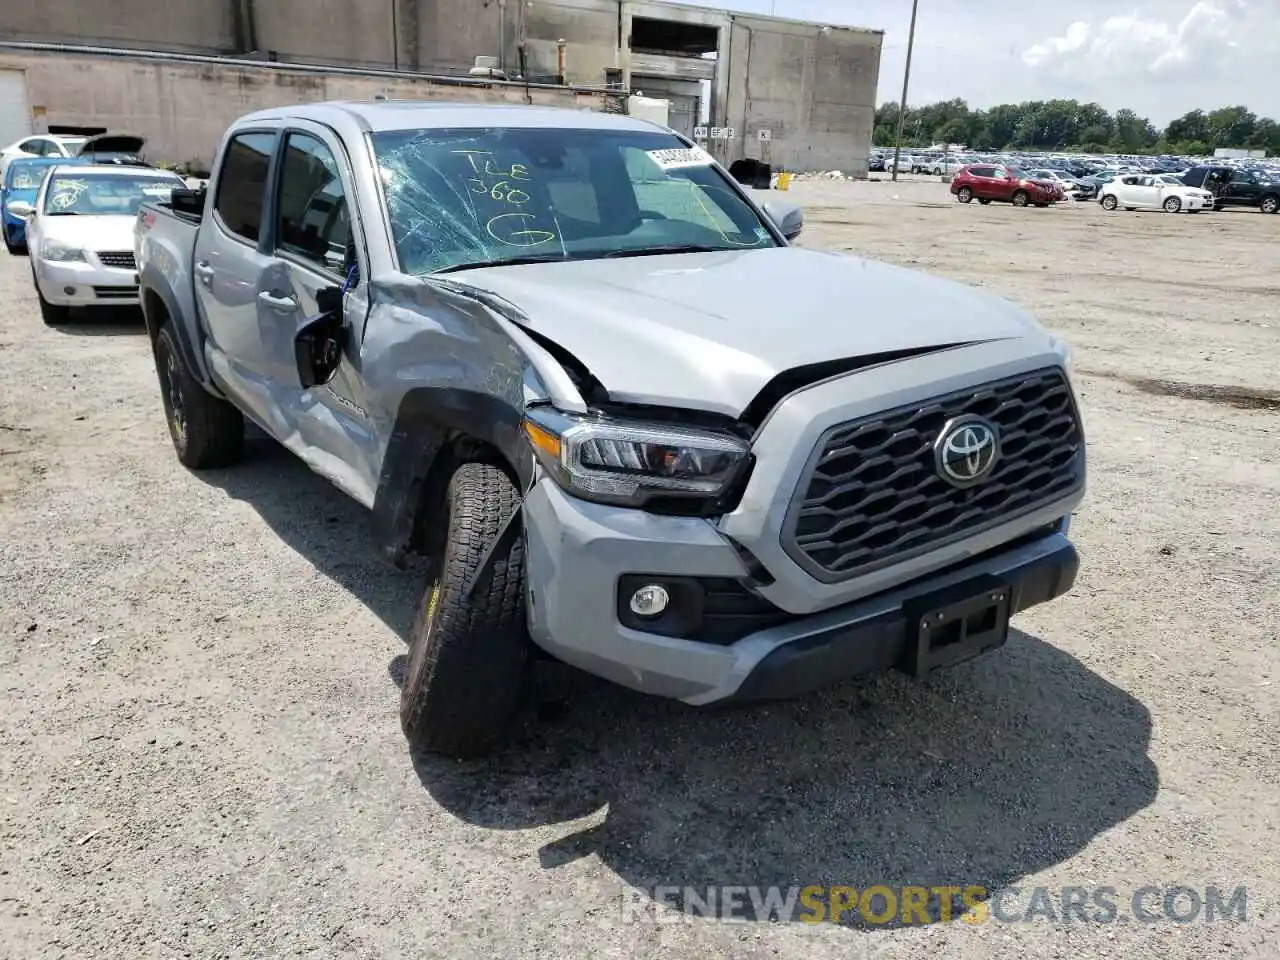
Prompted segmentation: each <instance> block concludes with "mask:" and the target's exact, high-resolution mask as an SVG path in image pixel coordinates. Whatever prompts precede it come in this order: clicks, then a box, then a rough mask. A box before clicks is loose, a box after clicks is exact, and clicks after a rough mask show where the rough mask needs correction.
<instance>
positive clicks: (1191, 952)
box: [0, 182, 1280, 960]
mask: <svg viewBox="0 0 1280 960" xmlns="http://www.w3.org/2000/svg"><path fill="white" fill-rule="evenodd" d="M789 196H790V197H792V198H794V199H795V200H797V201H799V202H802V203H804V204H805V206H806V210H807V213H808V231H807V234H806V243H808V244H810V245H815V246H818V245H821V246H826V247H830V248H834V249H838V250H844V251H849V252H853V253H857V254H861V255H867V256H872V257H878V258H882V259H887V260H891V261H894V262H897V263H903V264H908V265H913V266H916V267H918V268H921V269H925V270H929V271H932V272H935V273H940V274H943V275H946V276H950V277H953V278H955V279H958V280H962V281H965V282H968V283H972V284H977V285H980V286H983V287H986V288H989V289H990V290H991V291H992V292H993V293H999V294H1002V295H1005V296H1009V297H1011V298H1013V299H1014V300H1016V301H1018V302H1020V303H1022V304H1023V305H1025V306H1026V307H1028V308H1030V309H1031V310H1033V311H1034V312H1035V313H1037V314H1038V315H1039V316H1040V317H1041V318H1042V319H1043V320H1044V321H1045V322H1046V323H1047V324H1048V325H1049V326H1050V327H1052V328H1053V329H1054V330H1056V331H1058V332H1059V333H1060V334H1062V335H1064V336H1065V337H1067V338H1068V339H1069V340H1070V341H1071V342H1073V344H1074V345H1075V347H1076V351H1077V352H1076V364H1077V369H1078V373H1079V377H1078V386H1079V390H1080V395H1081V400H1082V403H1083V407H1084V411H1085V415H1086V420H1087V424H1086V425H1087V429H1088V433H1089V439H1090V452H1091V457H1092V460H1091V469H1092V477H1091V488H1090V494H1089V497H1088V499H1087V500H1086V503H1085V505H1084V507H1083V508H1082V510H1081V511H1080V513H1079V515H1078V517H1077V519H1076V522H1075V526H1074V528H1073V533H1074V534H1075V536H1076V538H1077V540H1078V544H1079V547H1080V550H1081V554H1082V558H1083V569H1082V573H1081V577H1080V580H1079V582H1078V584H1077V586H1076V589H1075V591H1074V592H1073V593H1072V594H1071V595H1069V596H1068V597H1066V598H1064V599H1062V600H1060V601H1058V602H1056V603H1054V604H1051V605H1048V606H1046V607H1041V608H1037V609H1036V610H1034V611H1031V612H1030V613H1029V614H1026V615H1023V616H1022V617H1020V618H1019V620H1018V623H1017V626H1018V627H1019V631H1018V632H1017V633H1016V635H1015V636H1014V637H1013V638H1012V639H1011V641H1010V643H1009V644H1008V645H1007V646H1006V647H1005V648H1004V649H1003V650H1002V651H1000V652H998V653H996V654H993V655H990V656H988V657H986V658H983V659H980V660H978V661H974V662H971V663H969V664H965V665H962V666H960V667H957V668H955V669H953V670H951V671H949V672H947V673H945V674H944V675H942V676H939V677H937V678H935V679H932V680H930V681H928V682H925V683H916V682H913V681H909V680H907V679H905V678H903V677H900V676H897V675H891V676H886V677H882V678H878V679H873V680H870V681H863V682H856V683H848V684H844V685H841V686H838V687H836V688H834V689H832V690H830V691H828V692H826V693H824V694H822V695H818V696H815V697H811V698H808V699H805V700H803V701H799V702H795V703H789V704H784V705H778V706H769V707H767V708H759V709H738V710H711V711H701V712H700V711H695V710H692V709H688V708H684V707H681V706H679V705H676V704H670V703H665V702H659V701H655V700H649V699H646V698H643V697H640V696H636V695H632V694H629V693H625V692H622V691H619V690H617V689H614V688H609V687H607V686H605V685H603V684H599V683H596V682H594V681H589V680H586V679H584V678H582V677H580V676H576V675H572V674H570V673H568V672H567V671H565V672H560V671H557V670H555V669H554V668H548V669H547V670H546V671H544V674H543V676H542V677H540V678H539V680H540V684H542V685H543V686H544V688H546V689H549V691H550V693H551V694H556V695H560V696H563V695H565V694H567V695H568V702H567V709H564V710H561V711H551V710H543V711H542V714H543V715H542V716H537V715H535V716H533V717H532V718H531V719H529V720H527V721H526V722H525V723H524V724H523V726H522V727H521V729H520V731H519V733H518V735H517V737H516V739H515V741H514V743H513V744H512V746H511V747H510V749H508V750H507V751H505V752H504V753H503V754H502V755H501V756H499V757H497V758H495V759H493V760H491V761H487V762H484V763H479V764H455V763H449V762H442V761H438V760H415V759H413V758H411V757H410V755H409V753H408V751H407V749H406V746H405V743H404V740H403V738H402V737H401V735H400V731H399V728H398V723H397V704H398V691H397V688H396V678H397V677H398V676H399V671H400V670H401V668H402V665H403V662H404V653H405V647H404V640H403V638H404V636H405V634H406V626H407V621H408V618H409V615H410V607H411V604H412V602H413V599H414V595H415V591H416V587H417V579H418V577H417V576H416V575H415V574H414V573H412V572H409V573H398V572H395V571H390V570H388V569H385V568H384V567H382V566H381V565H380V563H379V562H378V561H377V560H376V559H375V558H374V556H373V554H372V551H371V550H370V549H369V547H368V545H367V541H366V537H365V527H364V518H363V517H362V515H361V512H360V510H359V509H358V508H357V507H356V506H354V505H353V504H351V503H350V502H348V501H346V500H345V499H344V498H343V497H342V495H341V494H339V493H338V492H337V491H336V490H334V489H332V488H330V487H329V486H327V484H326V483H325V482H324V481H323V480H321V479H319V478H318V477H315V476H313V475H311V474H310V473H309V472H308V471H307V470H306V469H305V468H303V467H301V466H300V465H299V464H297V463H296V462H294V461H293V460H292V459H291V458H290V457H289V456H288V455H287V454H285V453H284V452H282V451H281V450H280V449H278V448H276V447H274V446H273V445H272V444H271V443H269V442H268V441H266V440H259V441H257V442H255V443H254V444H253V447H252V454H251V457H250V460H249V462H248V463H247V464H245V465H244V466H243V467H241V468H238V469H236V470H233V471H227V472H215V473H212V474H207V475H204V476H200V477H197V476H195V475H193V474H191V473H188V472H186V471H185V470H183V469H181V468H180V467H179V465H178V463H177V461H176V459H175V458H174V456H173V454H172V451H171V449H170V446H169V441H168V437H167V435H166V433H165V429H164V425H163V423H162V420H161V415H160V404H159V398H158V391H157V386H156V381H155V376H154V373H153V371H152V366H151V360H150V356H149V352H148V349H147V345H146V341H145V338H144V337H143V335H142V333H141V327H140V325H139V324H138V322H137V321H136V320H134V319H133V318H131V317H128V316H125V317H121V318H116V319H115V320H106V319H103V318H88V319H85V320H84V322H83V323H77V324H74V325H71V326H69V327H66V328H65V329H60V330H53V329H46V328H45V327H44V326H42V324H41V322H40V319H39V314H38V312H37V309H36V302H35V298H34V295H33V293H32V290H31V285H30V277H29V273H28V268H27V265H26V263H25V262H23V261H22V260H20V259H16V258H9V259H7V260H0V357H2V358H3V369H2V371H0V544H2V546H0V551H2V554H0V556H2V557H3V562H2V564H0V636H3V638H4V643H3V648H2V649H0V678H2V679H3V685H4V703H3V715H2V719H0V956H3V957H5V958H20V960H29V958H45V957H66V958H85V957H129V958H131V960H143V958H153V957H154V958H172V957H179V956H191V957H200V958H204V957H237V958H238V957H293V956H307V957H369V958H380V957H415V958H421V957H449V958H462V957H472V956H475V957H485V958H493V957H502V958H511V957H547V958H550V957H565V958H578V957H587V956H591V957H653V958H657V957H662V958H685V957H687V958H698V960H704V958H713V957H734V958H757V957H759V958H764V957H769V958H773V957H795V958H805V960H823V958H837V957H838V958H842V960H851V958H852V960H857V958H862V957H867V958H870V957H873V956H874V957H921V958H923V957H934V956H945V957H959V958H968V957H974V958H977V957H1009V958H1024V957H1030V958H1040V957H1072V958H1077V957H1090V956H1105V957H1117V958H1121V957H1122V958H1126V960H1140V958H1148V957H1151V958H1160V960H1175V958H1188V960H1190V958H1195V960H1202V958H1205V957H1210V956H1221V957H1268V956H1269V957H1275V956H1280V934H1278V932H1277V924H1278V921H1277V914H1276V907H1275V906H1274V904H1275V902H1276V895H1277V892H1278V887H1280V842H1278V836H1277V828H1278V822H1277V821H1278V819H1280V804H1278V803H1277V797H1278V796H1280V794H1278V792H1277V791H1278V788H1280V760H1278V759H1277V758H1278V756H1280V737H1278V736H1277V730H1278V729H1280V723H1278V722H1277V721H1278V720H1280V710H1278V709H1277V703H1278V702H1280V698H1278V697H1277V691H1278V690H1280V648H1278V647H1277V643H1276V639H1277V638H1276V634H1277V631H1278V629H1280V572H1278V569H1280V568H1278V567H1277V562H1276V561H1277V559H1278V554H1280V464H1278V462H1277V456H1278V452H1277V451H1278V447H1277V439H1280V396H1278V395H1277V394H1276V393H1275V392H1274V391H1275V387H1276V377H1275V364H1276V357H1277V351H1278V348H1280V308H1277V303H1278V302H1280V301H1278V300H1277V294H1278V293H1280V289H1278V288H1277V286H1276V279H1275V278H1276V273H1275V268H1276V262H1275V250H1276V238H1277V237H1278V236H1280V232H1278V231H1280V217H1265V216H1262V215H1260V214H1252V213H1223V214H1213V215H1203V216H1179V217H1173V216H1168V215H1157V214H1145V215H1144V214H1127V215H1126V214H1123V213H1120V214H1112V215H1107V214H1104V213H1103V212H1102V211H1100V210H1099V209H1097V208H1096V207H1094V206H1092V205H1090V206H1088V207H1081V208H1076V209H1071V208H1067V207H1063V208H1059V209H1050V210H1013V209H1011V208H1007V207H998V206H992V207H983V208H980V207H978V206H976V205H974V206H971V207H963V206H960V205H957V204H954V203H951V202H949V198H948V196H947V194H946V189H945V187H944V186H941V185H939V184H937V183H930V182H917V183H900V184H892V183H884V182H879V183H875V182H873V183H860V184H846V183H824V182H817V183H801V184H797V185H796V187H795V189H794V190H793V191H792V193H791V194H790V195H789ZM850 309H851V311H853V314H854V316H853V320H851V322H855V321H856V322H880V323H892V322H893V315H892V313H891V312H886V313H884V314H883V315H881V316H871V317H865V316H864V317H859V316H858V315H857V311H858V309H859V305H856V304H851V305H850ZM1269 390H1270V391H1273V392H1270V393H1268V392H1267V391H1269ZM547 699H548V702H550V697H549V696H548V698H547ZM811 883H814V884H848V885H851V886H854V887H857V888H863V887H866V886H867V885H869V884H876V883H882V884H888V885H891V886H892V885H903V884H913V885H914V884H920V885H925V886H931V885H941V884H957V885H966V884H978V885H983V886H986V887H989V888H996V887H1003V888H1006V889H1008V888H1012V887H1017V888H1020V890H1021V894H1015V893H1013V892H1009V893H1008V896H1009V898H1010V899H1009V900H1008V901H1007V902H1008V903H1009V904H1013V906H1011V907H1007V908H1006V910H1005V914H1006V915H1008V914H1009V913H1023V912H1025V911H1027V909H1028V905H1029V904H1028V898H1029V896H1030V888H1033V887H1036V886H1043V887H1047V888H1051V889H1052V890H1054V891H1057V890H1059V889H1060V888H1062V887H1064V886H1091V885H1108V886H1112V887H1115V888H1116V889H1117V890H1118V891H1120V892H1119V895H1118V900H1119V901H1120V905H1121V910H1120V913H1121V919H1118V920H1117V921H1116V922H1113V923H1096V922H1082V921H1080V920H1070V921H1064V920H1058V921H1054V920H1052V919H1048V918H1046V917H1045V916H1044V915H1043V914H1041V916H1040V917H1039V918H1038V919H1035V921H1034V922H1030V923H997V922H990V923H985V924H977V925H974V924H969V923H965V922H962V921H952V922H939V923H935V924H932V925H929V926H915V927H901V926H895V925H890V927H888V928H884V927H878V926H875V925H871V924H867V923H865V922H863V921H862V920H858V921H857V922H850V923H846V924H844V925H835V924H830V923H824V924H818V925H805V924H789V923H768V922H747V923H726V922H720V921H714V920H709V919H695V920H690V919H688V918H683V917H679V916H678V915H677V920H678V921H679V922H676V923H665V922H657V920H656V919H655V915H657V916H660V917H662V918H664V919H667V918H670V917H671V916H672V914H671V913H669V912H668V911H666V910H665V909H662V910H660V909H656V908H655V906H654V901H653V893H652V890H653V887H655V886H657V885H671V886H677V887H684V886H694V887H706V886H707V885H710V884H742V885H757V886H761V887H763V886H768V885H774V884H776V885H781V886H784V887H785V886H791V885H805V884H811ZM1171 884H1184V885H1186V886H1188V887H1192V888H1197V889H1199V890H1201V891H1203V890H1204V888H1205V887H1206V886H1208V885H1211V884H1212V885H1217V886H1219V887H1220V888H1224V889H1226V890H1228V891H1230V890H1232V889H1234V888H1235V887H1236V886H1237V885H1240V884H1244V885H1247V887H1248V919H1247V920H1246V921H1245V922H1243V923H1240V922H1234V921H1221V920H1219V921H1218V922H1215V923H1208V922H1205V921H1204V919H1203V917H1201V918H1198V919H1196V920H1194V921H1193V922H1190V923H1186V924H1182V925H1179V924H1175V923H1172V922H1167V921H1160V922H1156V923H1150V924H1146V923H1137V922H1133V921H1132V918H1129V917H1126V916H1125V915H1126V914H1127V912H1128V911H1127V910H1126V909H1125V907H1126V906H1127V903H1128V900H1127V895H1128V892H1129V891H1133V890H1135V889H1137V888H1140V887H1143V886H1146V885H1153V886H1157V887H1160V888H1161V889H1162V890H1163V888H1165V887H1167V886H1168V885H1171ZM624 888H632V889H637V890H639V891H641V892H639V893H637V894H635V895H633V896H634V898H633V899H628V900H627V902H629V903H632V904H634V905H636V907H637V908H644V909H643V910H639V913H640V915H639V916H635V915H628V913H627V912H626V911H625V910H624V908H623V902H624V898H623V897H622V893H621V891H622V890H623V889H624ZM645 888H647V890H648V892H644V891H645ZM1019 896H1020V897H1021V899H1018V898H1019ZM1054 898H1055V899H1054V902H1055V903H1056V902H1057V901H1056V898H1057V894H1056V893H1055V894H1054ZM1157 901H1158V898H1157ZM1157 901H1152V905H1153V906H1155V907H1156V908H1157V909H1158V902H1157ZM1126 921H1127V922H1126Z"/></svg>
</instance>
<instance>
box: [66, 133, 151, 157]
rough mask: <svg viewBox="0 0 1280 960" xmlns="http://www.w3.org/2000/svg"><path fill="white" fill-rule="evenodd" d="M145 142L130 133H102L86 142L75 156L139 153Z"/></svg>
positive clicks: (143, 139) (144, 139)
mask: <svg viewBox="0 0 1280 960" xmlns="http://www.w3.org/2000/svg"><path fill="white" fill-rule="evenodd" d="M146 142H147V140H146V138H145V137H139V136H135V135H134V134H131V133H103V134H99V135H98V136H96V137H90V138H89V139H88V140H86V141H85V142H84V144H83V145H82V146H81V147H80V152H79V153H78V154H77V156H81V157H87V156H89V155H90V154H94V153H140V152H141V151H142V147H143V145H144V144H145V143H146Z"/></svg>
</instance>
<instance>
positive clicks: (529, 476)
mask: <svg viewBox="0 0 1280 960" xmlns="http://www.w3.org/2000/svg"><path fill="white" fill-rule="evenodd" d="M801 226H802V219H801V214H800V211H799V209H797V208H796V207H794V206H792V205H790V204H783V203H779V202H777V201H770V202H766V203H764V204H763V205H762V206H758V205H757V204H756V202H755V201H754V200H753V199H752V198H751V197H750V196H749V195H748V194H747V193H746V192H745V191H744V190H743V189H742V188H741V187H740V186H739V185H738V184H736V183H735V182H734V181H733V179H732V178H730V177H729V176H728V175H727V173H726V172H725V171H724V170H723V169H722V168H721V167H720V166H719V165H718V164H716V163H715V162H714V161H713V160H712V158H711V157H710V156H709V155H708V154H706V153H705V152H703V151H702V150H701V149H699V148H698V147H697V146H695V145H694V144H693V143H690V142H688V141H686V140H685V139H683V138H681V137H680V136H678V135H677V134H675V133H673V132H672V131H670V130H668V129H665V128H662V127H658V126H655V125H653V124H651V123H648V122H645V121H641V120H637V119H633V118H629V117H626V116H618V115H606V114H595V113H589V112H578V111H569V110H554V109H548V108H534V107H513V106H499V105H484V106H482V105H455V104H431V103H409V102H395V101H380V102H373V103H363V104H361V103H328V104H312V105H307V106H299V107H293V108H280V109H273V110H268V111H264V112H259V113H255V114H252V115H250V116H247V117H245V118H244V119H242V120H240V121H239V122H238V123H236V124H235V125H234V127H233V128H232V129H231V130H230V131H228V133H227V134H226V136H225V138H224V139H223V142H222V144H221V146H220V147H219V150H218V154H217V157H216V159H215V164H214V168H213V175H212V178H211V181H210V183H209V185H208V187H207V190H206V191H201V192H198V193H197V192H182V191H177V192H175V195H174V199H173V202H172V203H171V204H161V203H158V204H149V205H147V206H145V207H143V208H142V210H141V211H140V213H139V217H138V223H137V247H136V254H137V262H138V269H139V274H140V283H141V288H142V302H143V305H144V310H145V314H146V320H147V329H148V331H149V333H150V336H151V340H152V343H153V345H154V353H155V360H156V367H157V371H158V374H159V381H160V394H161V399H162V402H163V406H164V412H165V415H166V417H167V419H168V425H169V430H170V433H171V435H172V438H173V442H174V446H175V447H176V449H177V453H178V457H179V459H180V460H181V462H182V463H184V464H185V465H187V466H188V467H190V468H192V469H195V470H202V469H208V468H220V467H226V466H229V465H231V464H232V463H234V462H235V461H236V460H237V458H239V457H240V456H241V455H242V452H243V439H244V421H245V418H248V419H249V420H251V421H253V422H254V423H256V424H258V425H259V426H260V427H261V428H262V429H264V430H265V431H266V432H267V433H268V434H270V435H271V436H272V437H274V438H276V439H277V440H278V441H279V442H280V443H282V444H284V445H285V446H286V447H288V448H289V449H290V450H292V451H293V452H294V453H295V454H297V456H298V457H299V458H301V459H302V460H303V461H304V462H305V463H306V464H307V465H308V466H309V467H310V468H311V469H313V470H315V471H317V472H318V473H320V474H322V475H324V476H326V477H328V478H329V479H330V480H331V481H332V482H333V483H334V484H336V485H337V486H338V487H339V488H341V489H342V490H344V491H345V492H346V493H348V494H349V495H350V496H352V497H354V498H355V499H356V500H357V501H359V502H360V503H361V504H363V505H364V506H365V507H367V508H368V509H369V511H370V515H371V519H372V523H371V528H372V533H373V537H374V539H375V542H376V544H377V546H378V548H379V549H380V550H381V551H382V552H383V554H384V555H385V557H386V558H387V559H388V560H390V561H391V562H393V563H398V564H403V563H404V561H405V559H406V557H407V555H408V554H409V553H411V552H415V553H420V554H422V555H425V557H426V558H427V562H426V563H424V567H426V568H427V570H428V572H427V577H426V583H425V586H424V590H423V593H422V598H421V601H420V607H419V610H418V613H417V616H416V619H415V623H414V626H413V629H412V635H411V638H410V654H409V658H408V665H407V668H406V676H405V679H404V685H403V696H402V702H401V720H402V725H403V728H404V731H405V733H406V735H407V736H408V738H409V740H410V741H411V742H412V743H413V744H414V745H415V746H417V747H420V748H422V749H426V750H430V751H436V752H442V753H446V754H450V755H454V756H475V755H479V754H482V753H484V752H486V751H488V750H491V749H493V748H494V747H495V746H496V745H497V744H498V743H499V742H500V741H501V738H502V734H503V731H504V727H505V725H506V723H507V721H508V720H509V719H510V718H511V716H512V715H513V713H514V712H515V711H516V709H517V706H518V703H519V701H520V696H521V691H522V686H523V684H522V680H523V677H524V675H525V671H526V668H527V665H528V664H529V662H530V660H531V659H532V658H533V657H534V656H536V655H539V654H550V655H551V656H553V657H556V658H559V659H560V660H563V661H565V662H567V663H569V664H573V665H575V666H577V667H580V668H582V669H584V670H586V671H589V672H592V673H595V674H598V675H600V676H602V677H605V678H607V679H609V680H612V681H615V682H617V683H619V684H623V685H625V686H628V687H631V688H633V689H635V690H640V691H644V692H647V693H651V694H656V695H659V696H666V697H675V698H679V699H680V700H683V701H684V702H686V703H690V704H710V703H713V702H720V701H728V700H734V699H739V700H761V699H771V698H779V697H790V696H794V695H798V694H801V693H804V692H806V691H809V690H812V689H815V688H817V687H820V686H823V685H825V684H828V683H831V682H834V681H836V680H839V679H841V678H843V677H848V676H852V675H855V674H859V673H865V672H870V671H878V670H884V669H889V668H894V667H897V668H900V669H902V670H905V671H907V672H908V673H910V674H913V675H922V674H925V673H928V672H929V671H931V670H933V669H934V668H937V667H942V666H948V665H951V664H954V663H956V662H958V661H961V660H963V659H966V658H968V657H971V656H974V655H976V654H979V653H982V652H983V651H986V650H990V649H993V648H996V647H999V646H1000V645H1001V644H1002V643H1004V641H1005V639H1006V637H1007V635H1008V630H1009V618H1010V617H1011V616H1012V615H1014V614H1016V613H1018V612H1019V611H1021V610H1024V609H1026V608H1027V607H1030V606H1032V605H1033V604H1038V603H1041V602H1044V601H1047V600H1050V599H1052V598H1054V597H1057V596H1059V595H1060V594H1062V593H1064V592H1065V591H1067V590H1068V589H1069V588H1070V587H1071V585H1072V583H1073V581H1074V578H1075V574H1076V569H1077V563H1078V561H1077V556H1076V552H1075V550H1074V548H1073V547H1072V545H1071V543H1070V541H1069V540H1068V539H1067V530H1068V523H1069V520H1070V516H1071V513H1072V511H1073V509H1074V508H1075V507H1076V505H1077V504H1078V503H1079V502H1080V500H1081V498H1082V497H1083V495H1084V486H1085V444H1084V437H1083V432H1082V425H1081V421H1080V416H1079V412H1078V410H1077V405H1076V401H1075V396H1074V393H1073V389H1072V386H1071V380H1070V377H1069V373H1068V367H1069V364H1068V359H1069V354H1068V350H1067V348H1066V347H1065V346H1064V345H1063V344H1062V343H1060V342H1059V341H1058V340H1056V339H1055V338H1054V337H1052V336H1050V335H1049V334H1048V333H1047V332H1046V331H1045V330H1044V329H1043V328H1042V327H1040V326H1039V325H1038V324H1037V323H1036V322H1035V321H1034V320H1032V319H1031V318H1030V317H1028V316H1026V315H1025V314H1023V313H1022V312H1020V311H1019V310H1018V309H1016V308H1015V307H1013V306H1012V305H1010V304H1009V303H1006V302H1004V301H1002V300H999V299H996V298H994V297H991V296H989V295H986V294H984V293H981V292H979V291H977V290H974V289H971V288H969V287H967V286H963V285H960V284H955V283H950V282H946V281H943V280H940V279H936V278H934V277H931V276H928V275H926V274H922V273H915V272H910V271H907V270H903V269H900V268H896V267H892V266H888V265H885V264H881V263H876V262H873V261H868V260H859V259H854V258H849V257H844V256H837V255H834V254H828V253H822V252H817V251H813V250H805V249H799V248H796V247H794V246H792V245H791V243H790V241H791V240H792V239H793V238H794V237H795V236H796V235H797V234H799V233H800V230H801ZM886 317H889V318H892V319H891V320H889V321H886V319H885V318H886Z"/></svg>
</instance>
